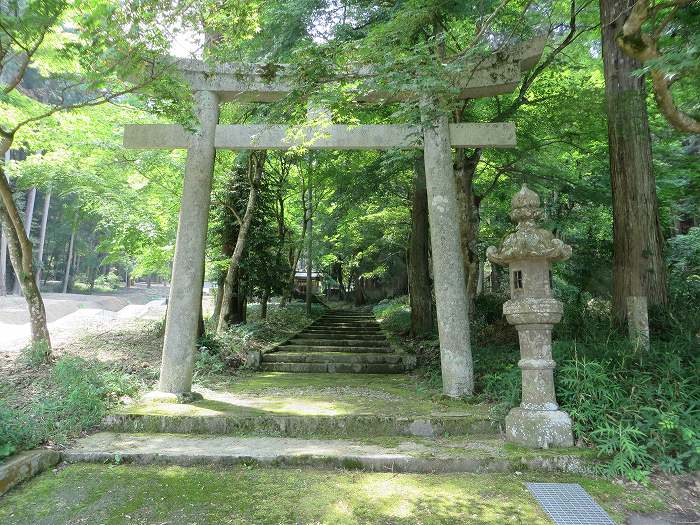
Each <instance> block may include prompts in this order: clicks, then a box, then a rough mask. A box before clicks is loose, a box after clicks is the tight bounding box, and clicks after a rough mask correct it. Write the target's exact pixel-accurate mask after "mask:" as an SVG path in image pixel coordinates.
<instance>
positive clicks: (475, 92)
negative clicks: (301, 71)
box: [177, 38, 545, 103]
mask: <svg viewBox="0 0 700 525" xmlns="http://www.w3.org/2000/svg"><path fill="white" fill-rule="evenodd" d="M544 44H545V39H544V38H536V39H533V40H530V41H528V42H524V43H521V44H518V45H516V46H512V47H509V48H507V49H506V50H504V51H501V52H498V53H494V55H492V56H489V57H487V58H485V59H484V60H483V61H481V62H479V63H478V64H475V65H474V71H473V72H472V73H471V74H470V75H469V76H468V78H466V79H465V80H464V82H463V84H462V85H461V86H459V87H460V92H459V94H458V97H459V98H462V99H466V98H482V97H490V96H494V95H501V94H504V93H510V92H511V91H513V90H514V89H515V88H516V87H517V86H518V84H519V83H520V78H521V73H522V72H523V71H527V70H529V69H531V68H532V67H534V66H535V64H537V62H538V61H539V59H540V57H541V56H542V50H543V49H544ZM177 65H178V68H179V69H180V71H181V73H182V75H183V76H184V78H185V80H186V81H187V82H188V84H189V85H190V87H191V88H192V89H193V90H194V91H200V90H201V91H214V92H216V93H217V95H218V96H219V99H220V100H221V101H232V100H237V101H241V102H268V103H269V102H275V101H278V100H280V99H282V98H284V97H285V96H287V95H289V93H291V92H292V91H293V89H294V87H293V86H292V85H291V84H290V83H288V82H285V71H284V69H285V67H284V66H283V65H274V66H262V65H258V64H240V63H228V64H219V65H214V66H212V65H209V64H206V63H205V62H203V61H201V60H188V59H183V60H178V61H177ZM360 73H362V72H360ZM364 73H365V74H367V73H368V72H364ZM415 97H416V94H415V93H410V92H398V93H386V92H379V91H375V92H370V93H364V94H362V95H360V96H358V97H357V100H358V101H360V102H396V101H403V100H411V99H413V98H415Z"/></svg>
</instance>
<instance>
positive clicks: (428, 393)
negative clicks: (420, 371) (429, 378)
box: [120, 372, 490, 417]
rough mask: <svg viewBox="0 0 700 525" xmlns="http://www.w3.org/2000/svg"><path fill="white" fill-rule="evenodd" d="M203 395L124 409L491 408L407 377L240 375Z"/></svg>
mask: <svg viewBox="0 0 700 525" xmlns="http://www.w3.org/2000/svg"><path fill="white" fill-rule="evenodd" d="M196 389H197V390H198V391H199V392H201V393H202V394H203V395H204V397H205V399H204V400H203V401H199V402H195V403H192V404H189V405H168V404H162V403H159V404H153V403H151V404H135V405H132V406H129V407H126V408H124V409H122V410H121V411H120V412H121V413H129V414H139V415H145V414H151V415H178V416H183V415H191V416H207V415H211V416H220V415H255V414H264V413H269V414H277V415H338V416H342V415H355V414H373V415H392V416H420V415H430V414H436V415H437V414H442V415H446V414H454V415H477V416H483V417H487V416H488V413H489V408H490V406H489V405H487V404H473V403H468V402H466V401H463V400H454V399H447V398H444V397H442V396H441V395H440V393H439V392H437V391H435V390H432V389H430V388H428V387H427V386H425V384H424V383H421V382H420V381H418V380H416V379H415V378H413V377H411V376H407V375H370V374H290V373H281V372H258V373H240V374H237V375H235V376H232V377H216V378H208V379H206V380H203V381H202V382H201V383H200V384H199V385H198V386H197V387H196Z"/></svg>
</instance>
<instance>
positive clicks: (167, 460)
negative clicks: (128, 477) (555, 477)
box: [62, 432, 590, 473]
mask: <svg viewBox="0 0 700 525" xmlns="http://www.w3.org/2000/svg"><path fill="white" fill-rule="evenodd" d="M62 458H63V460H64V461H67V462H69V463H76V462H93V463H109V462H120V463H134V464H141V465H150V464H154V465H180V466H194V465H204V466H209V465H238V464H246V465H270V466H275V467H295V468H298V467H302V466H304V467H314V468H322V469H337V468H342V469H357V470H366V471H376V472H385V471H388V472H416V473H431V472H470V473H492V472H514V471H528V470H532V471H547V472H587V471H588V470H590V464H589V463H588V462H586V461H585V460H583V459H582V458H581V457H580V456H577V455H575V454H567V453H566V452H561V453H559V454H557V455H553V454H551V453H550V454H547V453H537V452H532V453H530V452H528V453H523V454H521V455H518V454H512V453H509V452H508V451H507V450H505V448H504V447H503V444H502V443H500V442H498V441H483V442H474V443H470V444H469V445H468V446H465V447H462V448H456V447H455V448H453V449H448V448H445V447H441V446H440V445H439V444H437V443H434V442H427V443H426V442H416V441H409V440H406V441H402V442H398V443H396V444H395V446H379V445H374V444H371V443H366V442H359V441H349V440H337V439H336V440H323V439H308V440H304V439H292V438H279V437H233V436H210V435H200V436H189V435H182V434H169V435H163V434H161V435H152V434H115V433H111V432H100V433H97V434H93V435H91V436H87V437H85V438H82V439H80V440H78V441H77V442H76V443H74V444H73V445H72V446H71V447H70V448H68V449H67V450H65V451H64V452H63V453H62Z"/></svg>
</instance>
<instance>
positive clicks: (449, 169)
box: [423, 102, 474, 397]
mask: <svg viewBox="0 0 700 525" xmlns="http://www.w3.org/2000/svg"><path fill="white" fill-rule="evenodd" d="M431 110H433V111H435V110H436V108H434V107H433V106H432V105H431V104H430V103H429V102H428V103H424V104H423V128H424V129H423V148H424V158H425V182H426V189H427V192H428V220H429V223H430V247H431V250H432V254H433V257H432V260H433V282H434V286H435V306H436V309H437V321H438V335H439V336H440V368H441V370H442V389H443V393H444V394H445V395H446V396H449V397H462V396H470V395H472V394H473V393H474V374H473V364H472V353H471V342H470V336H469V312H468V308H469V303H468V301H467V294H466V293H465V290H466V289H467V287H466V281H465V275H464V255H463V253H462V248H461V245H460V239H461V234H460V229H459V228H460V216H459V204H458V202H457V185H456V183H455V177H454V169H453V164H452V147H451V145H450V127H449V123H448V120H447V116H446V115H440V116H436V117H431V116H430V115H429V113H430V112H431Z"/></svg>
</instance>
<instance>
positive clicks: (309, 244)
mask: <svg viewBox="0 0 700 525" xmlns="http://www.w3.org/2000/svg"><path fill="white" fill-rule="evenodd" d="M312 202H313V193H312V191H311V174H309V217H308V222H309V225H308V227H307V228H308V234H307V235H306V315H311V297H312V296H313V292H312V290H311V287H312V286H313V280H312V275H311V273H312V267H313V264H312V262H311V261H312V259H313V233H314V220H313V218H312V217H311V210H312V204H311V203H312Z"/></svg>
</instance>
